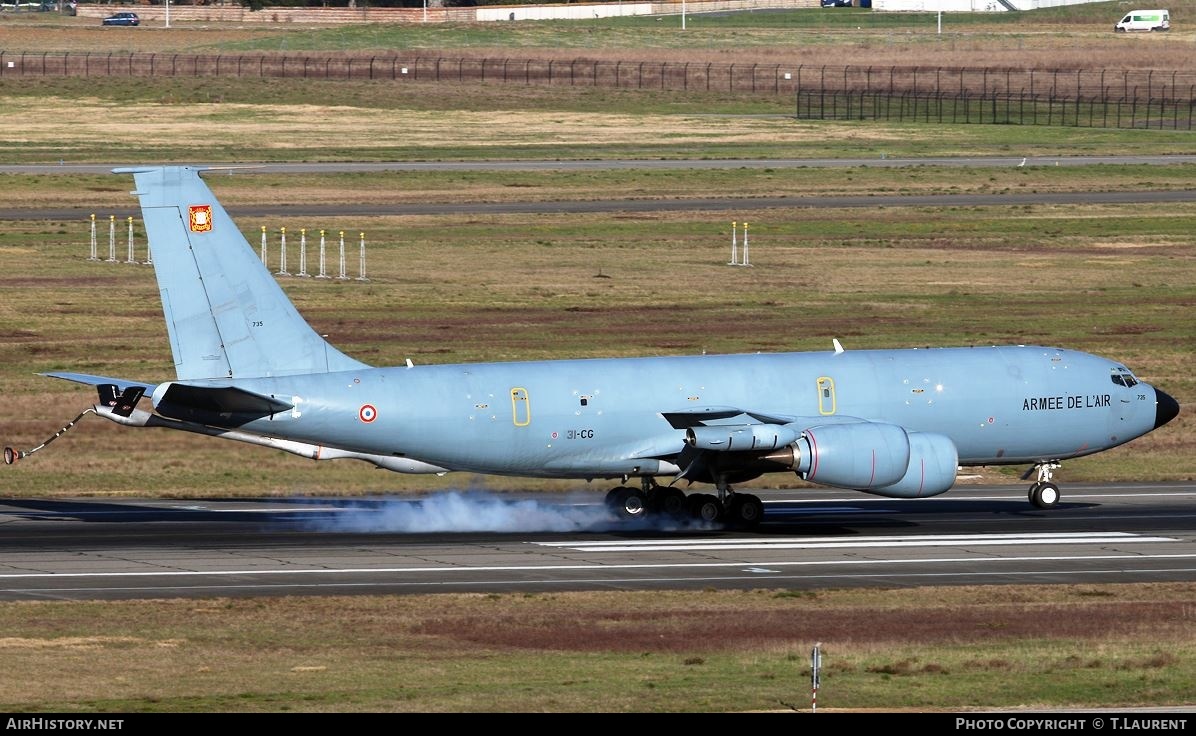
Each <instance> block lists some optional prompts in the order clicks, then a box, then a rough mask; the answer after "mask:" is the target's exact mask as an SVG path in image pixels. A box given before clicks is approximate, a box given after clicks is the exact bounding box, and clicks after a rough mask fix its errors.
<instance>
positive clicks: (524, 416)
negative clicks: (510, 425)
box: [511, 388, 532, 427]
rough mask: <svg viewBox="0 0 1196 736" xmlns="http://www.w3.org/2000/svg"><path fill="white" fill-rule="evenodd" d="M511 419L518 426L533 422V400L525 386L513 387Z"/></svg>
mask: <svg viewBox="0 0 1196 736" xmlns="http://www.w3.org/2000/svg"><path fill="white" fill-rule="evenodd" d="M511 421H513V422H515V426H516V427H526V426H527V425H529V424H531V423H532V401H531V398H530V397H529V396H528V395H527V389H525V388H513V389H511Z"/></svg>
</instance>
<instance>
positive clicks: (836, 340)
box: [831, 337, 843, 355]
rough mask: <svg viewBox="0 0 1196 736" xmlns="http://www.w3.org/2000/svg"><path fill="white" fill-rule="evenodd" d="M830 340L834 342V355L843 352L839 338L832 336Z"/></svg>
mask: <svg viewBox="0 0 1196 736" xmlns="http://www.w3.org/2000/svg"><path fill="white" fill-rule="evenodd" d="M831 342H833V343H834V344H835V355H838V354H839V353H842V352H843V344H842V343H840V342H839V338H837V337H832V338H831Z"/></svg>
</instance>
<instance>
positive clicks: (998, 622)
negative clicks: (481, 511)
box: [0, 583, 1196, 711]
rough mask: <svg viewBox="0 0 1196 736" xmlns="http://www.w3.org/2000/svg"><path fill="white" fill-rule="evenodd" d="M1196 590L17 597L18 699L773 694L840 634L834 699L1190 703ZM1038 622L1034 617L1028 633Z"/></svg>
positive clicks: (5, 643)
mask: <svg viewBox="0 0 1196 736" xmlns="http://www.w3.org/2000/svg"><path fill="white" fill-rule="evenodd" d="M1094 590H1100V591H1101V593H1102V595H1100V596H1092V595H1090V593H1091V592H1092V591H1094ZM1194 593H1196V589H1193V586H1192V585H1191V584H1179V583H1175V584H1141V585H1116V586H1102V587H1100V588H1093V587H1090V586H1011V587H985V586H977V587H961V588H917V589H908V590H868V591H847V590H844V591H834V590H831V591H820V592H817V593H810V594H804V595H800V596H792V595H782V594H778V593H777V592H775V591H770V590H756V591H724V592H708V593H701V592H676V591H674V592H667V591H654V592H644V593H615V592H601V593H557V594H527V595H430V596H399V597H370V596H362V597H324V598H270V599H259V600H255V599H239V600H228V599H212V600H204V601H190V600H171V601H133V602H116V603H55V602H34V603H9V604H3V605H0V627H3V629H4V631H5V632H6V638H4V639H0V651H3V652H4V657H5V668H4V671H3V672H2V673H0V692H3V693H4V695H3V697H2V698H0V701H2V704H3V706H4V707H5V708H6V709H8V710H17V711H28V710H43V709H57V710H78V709H82V710H93V711H95V710H99V711H103V710H132V711H137V710H150V709H160V710H275V711H277V710H288V709H296V710H374V711H377V710H416V711H420V710H448V711H466V710H469V711H473V710H491V711H492V710H550V711H559V710H579V711H595V710H599V711H619V710H629V711H650V710H661V711H677V710H684V711H709V710H745V709H769V708H776V707H778V701H789V702H792V701H793V700H794V699H795V697H794V694H795V693H796V692H801V691H802V686H803V682H805V681H808V677H809V674H808V667H807V664H806V663H807V656H808V652H809V647H810V645H811V644H812V643H813V642H814V641H821V642H822V650H823V653H824V656H825V658H826V659H825V662H824V664H825V665H826V669H825V671H824V675H823V678H824V679H823V687H824V691H823V694H822V695H820V698H819V702H820V704H824V698H825V699H826V701H825V705H835V706H838V707H846V708H858V707H872V708H902V707H910V706H913V705H921V706H922V707H923V708H927V709H938V708H958V707H961V706H965V705H970V706H973V707H983V706H1010V705H1015V704H1018V703H1019V702H1024V700H1023V699H1025V698H1033V699H1034V700H1033V702H1038V703H1044V704H1049V705H1055V706H1068V705H1077V704H1078V705H1083V704H1096V703H1104V704H1113V703H1120V702H1134V703H1138V704H1155V703H1157V704H1173V703H1182V702H1185V700H1184V692H1185V690H1184V688H1185V687H1187V684H1188V683H1190V682H1191V681H1192V677H1193V671H1194V667H1196V656H1194V655H1196V637H1194V633H1193V632H1194V631H1196V629H1193V627H1192V626H1191V625H1190V624H1191V617H1192V611H1191V603H1190V601H1191V600H1192V597H1193V594H1194ZM1027 619H1030V620H1033V621H1034V624H1035V625H1034V627H1033V630H1032V631H1030V632H1029V635H1028V636H1027V635H1026V633H1024V632H1023V633H1017V632H1016V631H1015V629H1017V630H1018V631H1020V630H1021V629H1022V628H1023V627H1024V624H1022V623H1019V622H1020V621H1021V620H1027ZM922 620H924V621H925V623H924V624H920V623H918V622H919V621H922ZM1088 621H1093V622H1095V623H1092V624H1089V623H1087V622H1088ZM1118 621H1121V623H1122V624H1127V623H1128V624H1129V625H1122V626H1119V625H1118V624H1117V622H1118ZM1130 622H1132V623H1130ZM911 623H912V624H914V625H915V626H916V627H917V631H916V632H915V635H914V638H913V639H911V638H910V637H909V636H908V635H907V632H906V628H907V626H908V625H909V624H911ZM948 674H949V675H950V677H949V678H948V677H944V675H948ZM889 677H900V678H901V680H902V684H901V685H900V686H894V685H891V684H887V679H888V678H889ZM1044 677H1049V679H1046V680H1043V679H1042V678H1044ZM1093 678H1095V679H1096V682H1095V683H1092V682H1091V681H1092V680H1093ZM1019 682H1024V683H1026V684H1025V687H1022V686H1019V685H1017V684H1016V683H1019ZM1043 682H1049V686H1047V687H1043ZM1143 683H1145V685H1144V684H1143ZM1111 686H1112V687H1116V688H1117V689H1116V690H1113V691H1109V690H1108V689H1107V688H1108V687H1111ZM1186 692H1187V695H1188V696H1190V694H1191V690H1187V691H1186ZM1031 693H1033V694H1031ZM911 697H913V698H915V699H913V700H911Z"/></svg>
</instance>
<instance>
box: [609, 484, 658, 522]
mask: <svg viewBox="0 0 1196 736" xmlns="http://www.w3.org/2000/svg"><path fill="white" fill-rule="evenodd" d="M612 493H613V494H614V496H613V498H612V501H613V503H609V504H608V508H610V510H611V511H612V512H614V515H615V516H617V517H619V518H620V519H623V520H627V521H629V520H631V519H642V518H644V516H646V515H647V513H648V497H647V495H645V494H644V492H643V491H641V490H640V489H638V488H628V487H626V486H621V487H619V488H616V489H615V490H614V491H613V492H612ZM607 496H608V498H609V497H611V494H607Z"/></svg>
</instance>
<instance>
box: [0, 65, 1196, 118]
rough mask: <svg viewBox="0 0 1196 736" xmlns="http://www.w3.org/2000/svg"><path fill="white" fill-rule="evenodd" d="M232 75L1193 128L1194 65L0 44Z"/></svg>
mask: <svg viewBox="0 0 1196 736" xmlns="http://www.w3.org/2000/svg"><path fill="white" fill-rule="evenodd" d="M31 76H32V77H37V76H43V77H53V76H59V77H232V78H292V79H317V80H390V81H394V82H425V83H449V82H468V83H475V84H515V85H526V86H532V85H541V86H542V85H548V86H553V85H560V86H573V87H607V88H622V89H641V90H657V89H659V90H673V91H687V90H692V91H710V92H725V93H733V94H744V95H769V96H778V97H782V96H783V97H789V96H792V97H793V98H794V99H795V100H796V104H795V114H796V115H797V116H798V117H799V118H806V119H836V120H843V119H883V120H909V121H922V122H943V123H947V122H986V123H993V122H996V123H1007V124H1014V125H1077V126H1090V127H1127V128H1147V127H1149V128H1174V129H1183V130H1191V128H1192V118H1193V110H1192V105H1193V101H1194V100H1196V72H1186V71H1184V72H1181V71H1159V70H1150V69H1122V70H1110V69H1079V70H1062V69H1013V68H1008V69H991V68H966V67H909V66H886V67H878V66H851V65H846V66H832V65H797V64H763V63H730V64H727V63H708V62H671V61H612V60H600V59H585V58H576V59H524V58H501V59H500V58H481V57H465V56H458V57H450V56H443V55H440V56H404V55H401V54H392V55H360V54H327V55H320V54H302V53H246V54H171V53H167V54H162V53H140V52H133V53H127V52H126V53H120V52H79V53H75V52H71V53H63V52H12V51H0V78H5V77H31Z"/></svg>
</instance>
